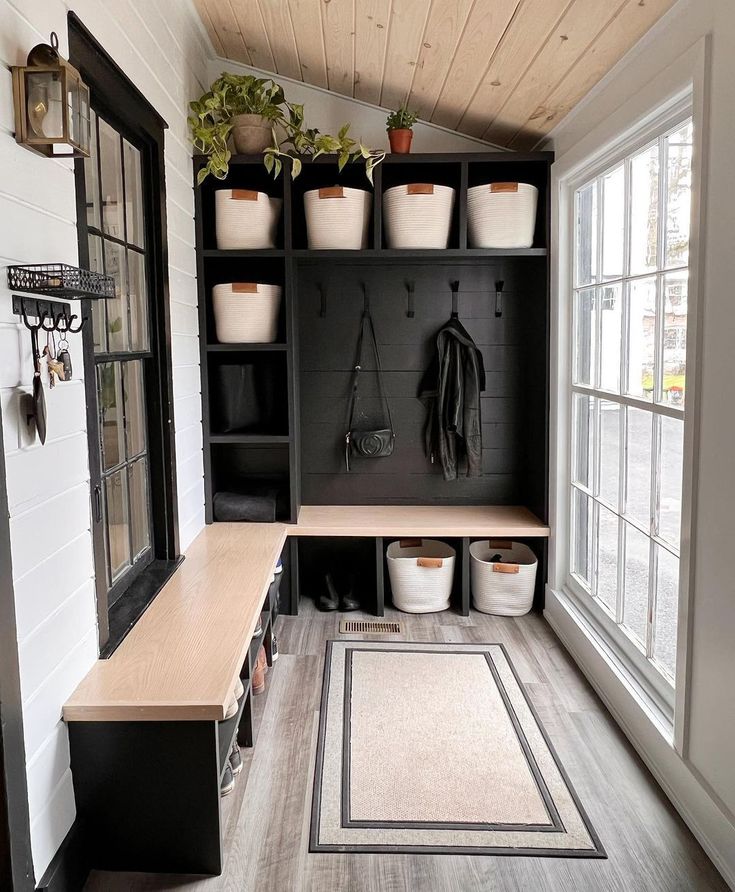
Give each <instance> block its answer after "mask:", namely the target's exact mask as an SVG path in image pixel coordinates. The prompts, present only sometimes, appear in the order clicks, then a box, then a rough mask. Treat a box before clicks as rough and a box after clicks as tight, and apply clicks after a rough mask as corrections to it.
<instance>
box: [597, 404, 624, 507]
mask: <svg viewBox="0 0 735 892" xmlns="http://www.w3.org/2000/svg"><path fill="white" fill-rule="evenodd" d="M621 414H622V407H621V406H620V405H618V403H612V402H610V401H609V400H600V473H599V482H598V492H599V496H600V498H601V499H603V500H604V501H606V502H607V503H608V504H610V505H612V507H613V508H615V509H617V507H618V497H619V482H620V418H621Z"/></svg>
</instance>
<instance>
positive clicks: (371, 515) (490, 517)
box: [287, 505, 549, 538]
mask: <svg viewBox="0 0 735 892" xmlns="http://www.w3.org/2000/svg"><path fill="white" fill-rule="evenodd" d="M287 529H288V534H289V535H290V536H368V537H371V536H439V537H448V538H452V537H453V536H462V537H463V536H477V537H482V536H493V537H495V536H498V537H504V538H508V537H512V536H520V537H527V536H539V537H542V538H546V537H548V535H549V527H548V526H547V525H546V524H544V523H542V522H541V521H540V520H539V519H538V517H536V515H535V514H533V513H532V512H531V511H529V510H528V508H522V507H517V506H506V505H501V506H486V505H456V506H455V505H438V506H437V505H303V506H302V507H301V511H300V512H299V521H298V523H297V524H293V525H288V527H287Z"/></svg>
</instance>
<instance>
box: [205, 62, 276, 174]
mask: <svg viewBox="0 0 735 892" xmlns="http://www.w3.org/2000/svg"><path fill="white" fill-rule="evenodd" d="M189 108H190V110H191V114H190V115H189V127H190V129H191V136H192V142H193V144H194V147H195V148H196V149H197V150H198V151H199V152H201V153H202V154H203V155H206V156H207V163H206V165H205V166H204V167H203V168H202V169H201V170H200V171H199V177H198V182H200V183H201V182H202V180H204V178H205V177H207V176H208V175H209V174H212V175H213V176H215V177H217V179H220V180H221V179H224V178H225V177H226V176H227V171H228V170H229V164H230V157H231V154H232V153H231V152H230V148H229V139H230V136H232V141H233V142H234V145H235V151H237V152H239V153H241V154H243V155H257V154H260V152H263V151H264V150H265V149H266V148H267V147H268V146H269V145H270V144H271V140H272V139H273V133H274V128H275V125H277V124H280V123H283V122H284V121H285V112H286V108H287V105H286V99H285V97H284V95H283V88H282V87H281V86H280V84H277V83H276V82H275V81H273V80H271V79H270V78H259V77H255V76H254V75H250V74H222V75H221V76H220V77H218V78H217V80H216V81H214V83H213V84H212V86H211V87H210V88H209V90H208V91H207V92H206V93H205V94H204V95H203V96H201V97H200V98H199V99H197V100H195V101H194V102H190V103H189Z"/></svg>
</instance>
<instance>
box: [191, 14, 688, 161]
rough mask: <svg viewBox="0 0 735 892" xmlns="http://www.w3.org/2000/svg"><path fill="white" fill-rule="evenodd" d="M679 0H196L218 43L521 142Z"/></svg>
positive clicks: (565, 108) (243, 58) (224, 52)
mask: <svg viewBox="0 0 735 892" xmlns="http://www.w3.org/2000/svg"><path fill="white" fill-rule="evenodd" d="M674 2H675V0H195V3H196V6H197V8H198V10H199V14H200V16H201V18H202V21H203V22H204V25H205V27H206V29H207V31H208V32H209V35H210V37H211V40H212V43H213V44H214V47H215V49H216V51H217V53H218V54H219V55H221V56H223V57H225V58H228V59H233V60H235V61H238V62H244V63H245V64H248V65H253V66H255V67H256V68H260V69H262V70H263V71H268V72H272V73H273V74H277V75H282V76H284V77H289V78H294V79H295V80H300V81H304V82H306V83H308V84H313V85H315V86H318V87H325V88H327V89H329V90H332V91H334V92H336V93H342V94H344V95H346V96H353V97H355V98H356V99H362V100H364V101H365V102H370V103H374V104H375V105H382V106H384V107H385V108H397V107H398V106H399V105H401V104H402V103H403V102H407V103H408V106H409V108H411V109H414V110H416V111H417V112H418V113H419V117H420V118H421V119H422V120H425V121H432V122H434V123H436V124H440V125H442V126H444V127H448V128H449V129H451V130H457V131H459V132H460V133H466V134H469V135H471V136H475V137H479V138H481V139H484V140H487V141H488V142H491V143H495V144H497V145H500V146H505V147H508V148H512V149H519V150H524V149H529V148H533V147H534V146H536V145H537V144H538V143H539V141H542V140H543V138H544V137H545V135H546V134H547V133H548V132H549V131H550V130H551V129H552V128H553V127H554V126H555V125H556V124H557V123H558V122H559V121H560V120H561V119H562V118H563V117H564V116H565V115H566V114H567V113H568V112H569V111H570V110H571V109H572V108H574V106H575V105H576V104H577V103H578V102H579V101H580V100H581V99H582V98H583V97H584V96H585V94H586V93H588V92H589V90H590V89H591V88H592V87H593V86H594V85H595V84H596V83H597V82H598V81H599V80H600V78H602V77H603V75H605V74H606V73H607V72H608V71H609V70H610V69H611V68H612V67H613V66H614V65H615V63H616V62H617V61H618V60H619V59H620V58H621V57H622V56H623V55H624V54H625V53H626V52H627V51H628V50H629V49H630V48H631V47H632V46H633V44H635V43H636V41H638V40H639V39H640V38H641V37H642V36H643V35H644V34H645V33H646V31H648V29H649V28H650V27H651V26H652V25H653V24H654V23H655V22H656V21H657V20H658V19H659V18H660V17H661V16H662V15H663V14H664V13H665V12H666V11H667V10H668V9H669V8H670V7H671V6H672V5H673V3H674Z"/></svg>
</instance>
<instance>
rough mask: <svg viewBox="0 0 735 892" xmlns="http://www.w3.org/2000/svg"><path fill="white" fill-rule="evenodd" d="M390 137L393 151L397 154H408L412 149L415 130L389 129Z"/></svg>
mask: <svg viewBox="0 0 735 892" xmlns="http://www.w3.org/2000/svg"><path fill="white" fill-rule="evenodd" d="M388 139H389V140H390V150H391V152H393V153H394V154H396V155H408V153H409V152H410V151H411V140H412V139H413V130H408V129H403V130H389V131H388Z"/></svg>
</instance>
